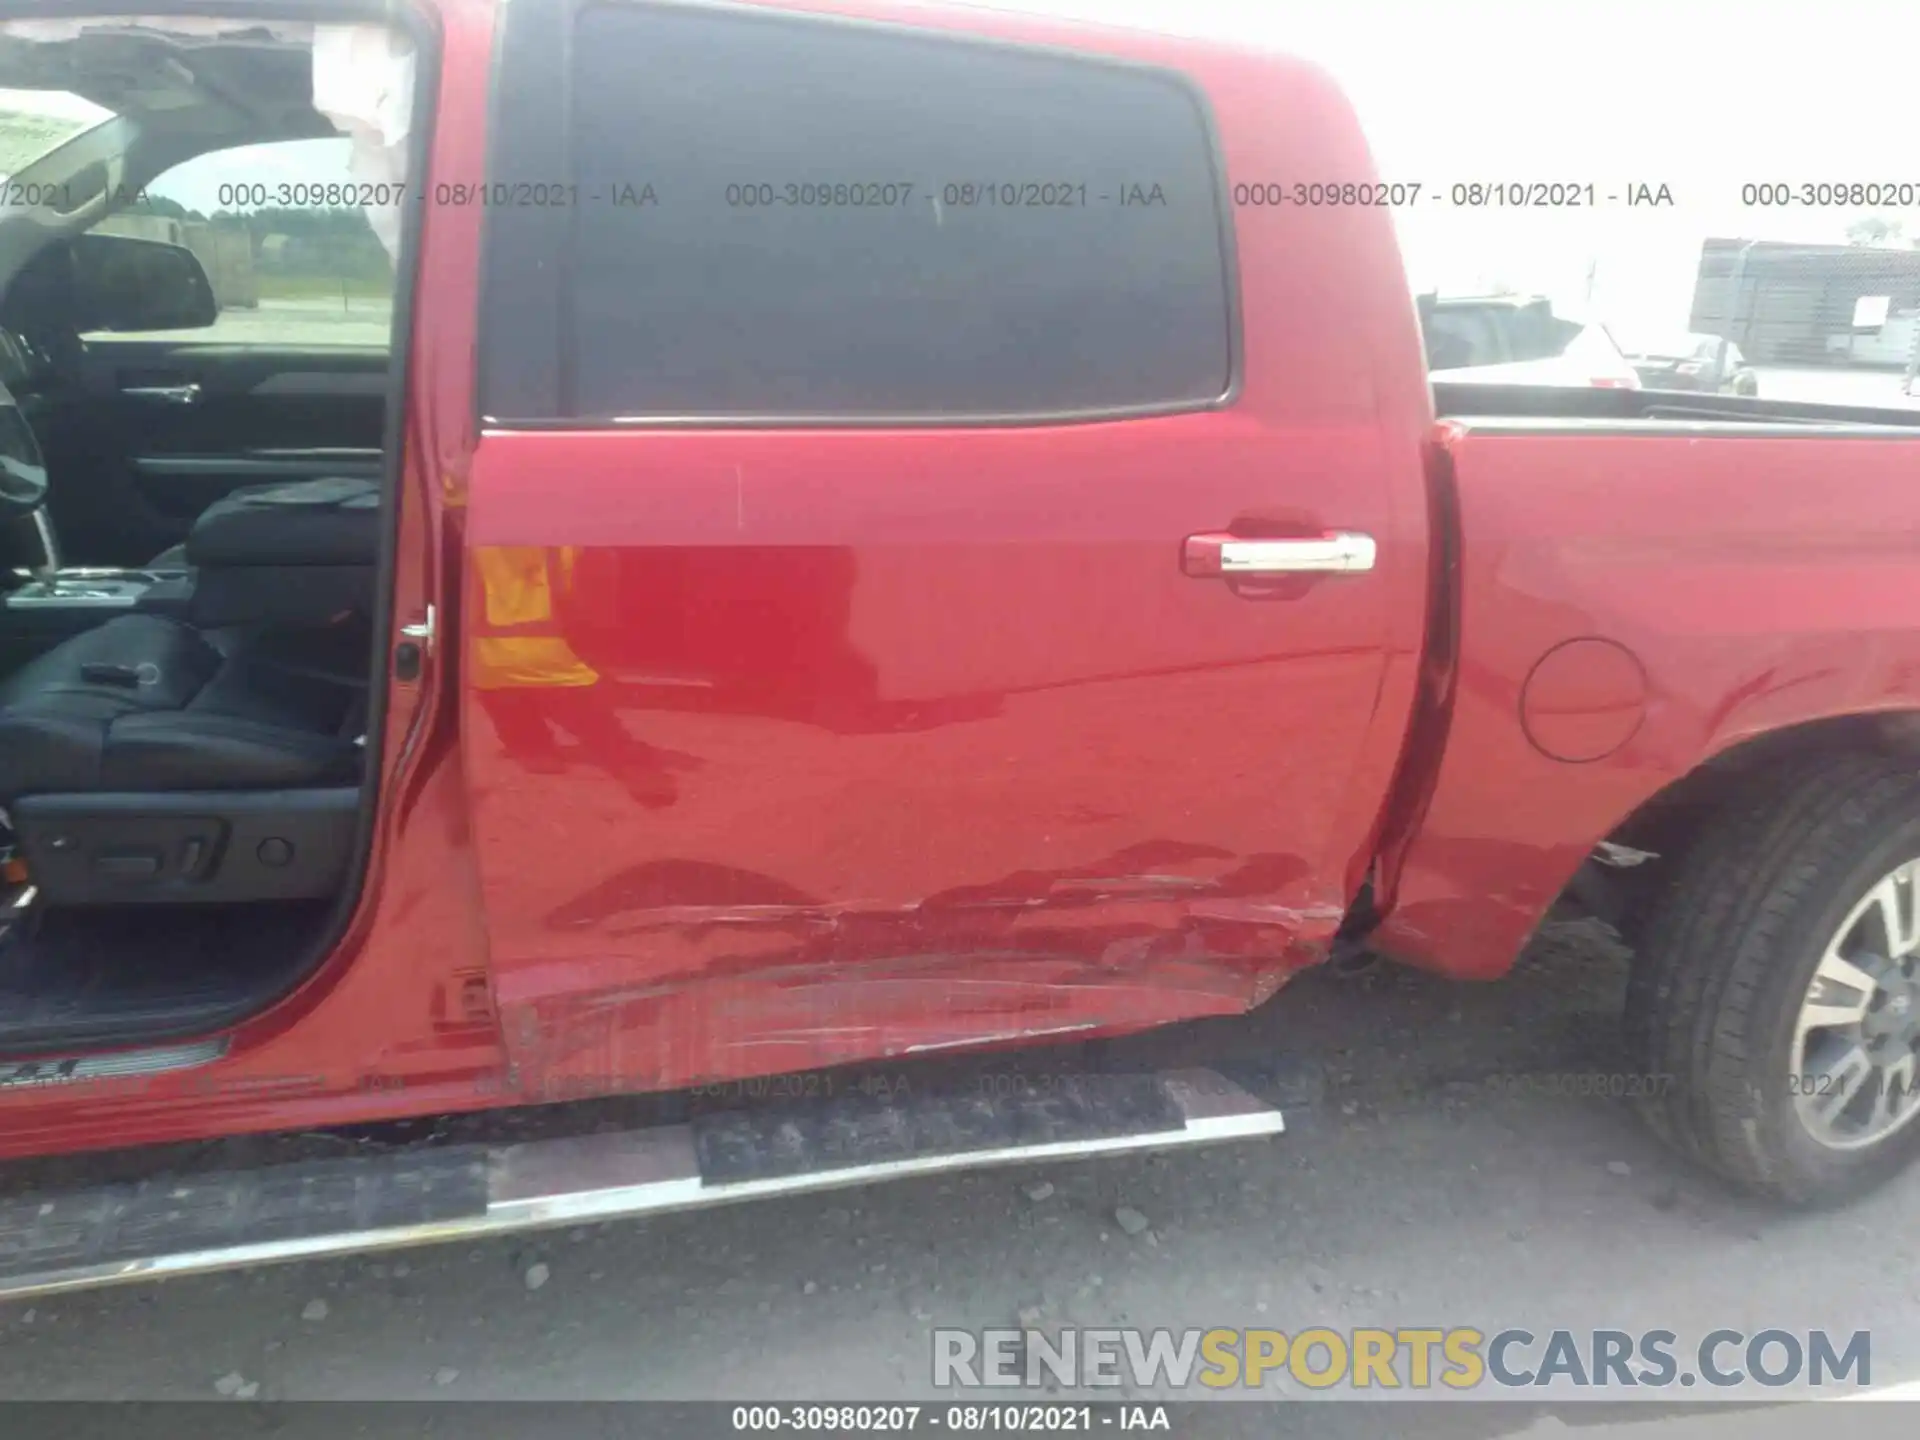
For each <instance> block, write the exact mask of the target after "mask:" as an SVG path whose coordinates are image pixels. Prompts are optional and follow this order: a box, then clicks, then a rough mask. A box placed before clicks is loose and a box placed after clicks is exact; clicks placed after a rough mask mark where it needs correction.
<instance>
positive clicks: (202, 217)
mask: <svg viewBox="0 0 1920 1440" xmlns="http://www.w3.org/2000/svg"><path fill="white" fill-rule="evenodd" d="M351 145H352V142H351V141H349V140H347V139H346V138H345V137H340V138H328V139H319V140H288V141H280V142H276V143H273V144H266V145H243V146H238V147H235V148H233V149H229V150H216V151H213V152H211V153H209V154H206V155H201V156H198V157H196V158H194V159H192V160H188V161H186V162H185V163H183V164H180V165H176V166H175V167H174V168H173V169H171V170H169V171H167V172H166V173H165V174H164V175H162V176H160V177H159V178H158V179H156V180H154V181H153V182H152V183H151V184H149V185H148V186H147V187H146V190H145V193H144V194H143V195H140V196H138V197H136V198H135V199H134V200H133V203H132V204H130V205H128V206H127V208H125V209H123V210H121V211H119V212H118V213H117V214H114V215H111V216H109V217H108V218H107V219H105V220H103V221H101V222H100V223H99V224H98V225H96V226H95V227H94V231H95V233H97V234H115V235H127V236H132V237H135V238H138V239H145V240H159V241H164V242H166V243H168V244H172V245H181V246H184V247H186V248H187V249H189V250H191V251H192V252H193V254H194V255H195V256H196V257H197V258H198V259H199V261H200V264H201V267H202V268H203V269H204V270H205V271H206V272H207V277H208V279H209V280H210V281H211V282H212V285H213V293H214V299H215V300H216V301H217V302H218V304H219V307H220V313H219V318H218V319H217V321H216V322H215V323H214V324H213V325H212V326H211V327H209V328H206V329H199V330H184V331H178V332H172V331H168V332H157V331H156V332H132V333H134V334H136V335H138V334H150V335H153V336H155V337H156V338H179V339H183V340H205V341H207V342H209V343H212V344H225V345H235V344H238V345H246V344H255V345H267V346H295V347H312V346H329V345H343V346H361V347H365V346H379V347H384V346H386V345H388V344H389V341H390V330H391V327H392V320H393V284H394V274H393V263H392V261H391V260H390V259H389V258H388V256H387V252H386V250H385V248H384V247H383V246H382V245H381V243H380V239H379V237H378V235H376V233H375V232H374V229H373V226H372V224H371V223H370V222H369V220H368V218H367V202H368V201H369V199H370V196H369V191H370V190H371V189H375V188H377V187H370V186H369V185H367V184H365V183H362V182H357V181H355V180H354V178H353V176H352V175H351V174H350V171H349V163H350V155H351ZM371 198H378V197H371ZM128 334H129V332H127V331H124V330H122V331H115V332H113V335H114V336H115V337H118V338H123V339H124V338H126V337H127V336H128ZM86 338H94V337H86ZM101 338H106V337H101Z"/></svg>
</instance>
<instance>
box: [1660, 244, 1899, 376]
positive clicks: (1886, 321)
mask: <svg viewBox="0 0 1920 1440" xmlns="http://www.w3.org/2000/svg"><path fill="white" fill-rule="evenodd" d="M1690 328H1691V329H1693V330H1694V331H1696V332H1698V333H1700V334H1703V335H1721V336H1724V337H1726V338H1727V339H1729V340H1731V341H1733V343H1734V344H1736V345H1738V346H1739V347H1740V348H1741V349H1742V350H1743V351H1745V352H1746V356H1747V359H1748V361H1749V362H1750V363H1752V364H1757V365H1849V364H1850V365H1863V366H1884V367H1886V368H1888V369H1900V368H1903V367H1904V366H1905V365H1906V363H1907V357H1908V356H1909V354H1910V353H1912V350H1913V346H1914V343H1915V337H1916V332H1917V331H1920V250H1914V249H1904V250H1900V249H1893V248H1890V247H1883V246H1874V245H1796V244H1789V243H1786V242H1783V241H1773V240H1754V241H1746V240H1726V239H1710V240H1708V241H1707V242H1706V244H1705V245H1704V246H1703V247H1702V248H1701V252H1700V267H1699V273H1698V276H1697V278H1696V280H1695V284H1694V291H1693V317H1692V323H1691V326H1690Z"/></svg>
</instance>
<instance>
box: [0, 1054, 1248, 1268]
mask: <svg viewBox="0 0 1920 1440" xmlns="http://www.w3.org/2000/svg"><path fill="white" fill-rule="evenodd" d="M1284 1128H1285V1127H1284V1125H1283V1123H1282V1120H1281V1115H1280V1112H1279V1110H1278V1109H1276V1108H1275V1107H1273V1106H1272V1105H1269V1104H1267V1103H1266V1102H1265V1101H1263V1100H1260V1099H1258V1098H1256V1097H1255V1096H1253V1095H1251V1094H1249V1093H1248V1092H1247V1091H1245V1090H1243V1089H1241V1088H1240V1087H1239V1086H1237V1085H1235V1084H1233V1083H1232V1082H1231V1081H1229V1080H1227V1079H1225V1078H1224V1077H1222V1076H1220V1075H1217V1074H1215V1073H1214V1072H1213V1071H1211V1070H1184V1071H1178V1072H1170V1073H1166V1074H1161V1075H1083V1076H1077V1077H1071V1078H1066V1079H1061V1080H1058V1081H1056V1082H1055V1083H1053V1084H1052V1085H1050V1086H1049V1087H1047V1088H1046V1089H1044V1090H1027V1091H1023V1092H1021V1093H1016V1094H1014V1095H1010V1096H993V1097H988V1096H986V1095H982V1094H967V1095H961V1096H954V1095H937V1094H936V1095H923V1096H916V1097H899V1096H892V1097H888V1098H885V1099H881V1098H875V1097H871V1096H867V1095H861V1094H857V1093H856V1094H850V1095H845V1096H841V1097H836V1098H834V1099H831V1100H819V1101H805V1102H794V1103H785V1104H779V1105H772V1106H766V1107H762V1108H758V1109H752V1110H725V1111H716V1112H714V1113H711V1114H708V1115H704V1116H701V1117H699V1118H697V1119H694V1120H692V1121H690V1122H688V1123H686V1124H679V1125H662V1126H658V1127H655V1128H652V1129H646V1130H632V1131H626V1132H623V1133H614V1134H600V1135H585V1136H575V1137H568V1138H564V1139H553V1140H534V1141H529V1142H526V1143H523V1144H517V1145H507V1146H502V1147H497V1148H488V1147H484V1146H479V1145H459V1146H445V1147H442V1148H437V1149H436V1148H430V1147H424V1146H422V1147H413V1148H401V1149H397V1150H394V1151H391V1152H387V1153H376V1154H370V1155H362V1156H358V1157H353V1158H346V1159H339V1160H325V1161H318V1162H311V1163H302V1164H291V1165H278V1166H266V1167H262V1168H260V1169H256V1170H247V1171H238V1172H233V1173H228V1174H205V1175H192V1176H183V1177H174V1178H164V1177H163V1178H159V1179H148V1180H141V1181H138V1182H135V1183H132V1184H121V1185H110V1186H102V1187H100V1188H98V1189H94V1190H83V1191H78V1192H74V1193H69V1194H61V1195H51V1196H49V1195H28V1196H25V1197H21V1198H12V1199H7V1200H0V1299H6V1298H14V1297H19V1296H27V1295H44V1294H49V1293H52V1292H56V1291H62V1290H80V1289H86V1288H89V1287H92V1286H97V1285H110V1284H115V1283H118V1282H122V1281H130V1280H143V1279H159V1278H163V1277H166V1276H169V1275H191V1274H197V1273H200V1272H203V1271H209V1270H224V1269H228V1268H231V1267H235V1266H242V1265H260V1264H268V1263H272V1262H276V1261H285V1260H303V1259H308V1258H311V1257H315V1256H320V1255H340V1254H346V1253H350V1252H353V1251H362V1250H384V1249H394V1248H398V1247H402V1246H410V1245H425V1244H432V1243H434V1242H436V1241H444V1240H461V1239H469V1238H473V1237H476V1236H485V1235H499V1234H504V1233H507V1232H509V1231H516V1230H532V1229H538V1228H541V1227H544V1226H552V1225H577V1224H582V1223H585V1222H588V1221H595V1220H613V1219H622V1218H628V1217H632V1216H638V1215H654V1214H659V1213H662V1212H665V1211H671V1210H692V1209H699V1208H702V1207H705V1206H709V1205H720V1204H725V1203H728V1202H731V1201H736V1200H754V1199H759V1198H761V1197H763V1196H771V1195H796V1194H803V1193H805V1192H808V1191H813V1190H830V1189H836V1188H840V1187H844V1186H849V1185H865V1184H870V1183H872V1182H874V1181H878V1180H891V1179H895V1178H899V1177H903V1176H909V1175H930V1174H938V1173H941V1172H944V1171H952V1170H973V1169H979V1168H982V1167H985V1166H989V1165H1007V1164H1018V1163H1025V1162H1031V1161H1036V1160H1051V1159H1076V1158H1079V1157H1082V1156H1089V1155H1110V1154H1118V1153H1121V1152H1125V1151H1132V1150H1157V1149H1171V1148H1176V1147H1183V1146H1189V1145H1205V1144H1209V1143H1212V1142H1215V1141H1222V1140H1238V1139H1248V1138H1252V1137H1255V1136H1261V1135H1275V1134H1278V1133H1280V1132H1281V1131H1282V1130H1283V1129H1284Z"/></svg>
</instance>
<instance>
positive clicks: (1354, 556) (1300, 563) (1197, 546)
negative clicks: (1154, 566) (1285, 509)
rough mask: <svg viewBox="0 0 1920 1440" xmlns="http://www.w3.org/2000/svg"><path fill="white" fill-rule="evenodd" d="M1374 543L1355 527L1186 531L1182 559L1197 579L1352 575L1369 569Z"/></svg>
mask: <svg viewBox="0 0 1920 1440" xmlns="http://www.w3.org/2000/svg"><path fill="white" fill-rule="evenodd" d="M1378 549H1379V547H1378V546H1376V545H1375V544H1374V540H1373V537H1372V536H1371V535H1362V534H1360V533H1359V532H1358V531H1354V530H1340V531H1336V532H1334V533H1333V534H1331V535H1314V536H1310V537H1307V538H1304V539H1299V540H1246V539H1242V538H1240V537H1239V536H1235V535H1217V534H1216V535H1190V536H1188V537H1187V543H1186V547H1185V550H1184V551H1183V553H1182V556H1181V561H1182V568H1183V569H1185V571H1186V572H1187V574H1189V575H1192V576H1194V577H1195V578H1197V579H1210V578H1212V577H1215V576H1225V577H1228V578H1231V577H1233V576H1236V575H1255V576H1257V575H1355V574H1359V573H1361V572H1362V571H1366V570H1371V569H1373V562H1374V557H1375V554H1376V553H1377V551H1378Z"/></svg>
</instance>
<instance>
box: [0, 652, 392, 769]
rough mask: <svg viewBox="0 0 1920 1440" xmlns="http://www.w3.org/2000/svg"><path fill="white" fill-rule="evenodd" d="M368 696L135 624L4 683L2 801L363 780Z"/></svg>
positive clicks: (256, 657) (0, 697) (42, 660)
mask: <svg viewBox="0 0 1920 1440" xmlns="http://www.w3.org/2000/svg"><path fill="white" fill-rule="evenodd" d="M361 694H362V692H361V691H360V690H359V689H358V688H357V687H355V686H353V685H351V684H342V683H340V682H338V681H336V680H333V679H330V678H326V677H322V676H316V675H312V674H308V673H305V672H303V671H300V670H296V669H293V668H291V667H287V666H283V665H280V664H277V663H274V662H273V661H272V660H271V659H268V658H266V657H264V656H263V655H262V654H260V653H258V652H257V651H255V650H253V649H252V648H250V646H249V644H248V643H247V641H246V639H245V638H244V637H243V636H240V635H237V634H222V633H219V632H211V633H210V632H204V631H200V630H196V629H194V628H193V627H191V626H188V625H185V624H182V623H180V622H179V621H177V620H173V619H169V618H166V617H164V616H159V615H141V614H134V615H126V616H122V617H121V618H119V619H116V620H112V621H109V622H108V623H107V624H105V625H102V626H100V627H98V628H97V629H94V630H89V631H87V632H85V633H84V634H81V635H77V636H75V637H74V638H73V639H71V640H69V641H67V642H66V643H65V644H63V645H61V646H59V647H58V648H56V649H54V650H51V651H49V652H48V653H47V654H45V655H42V656H41V657H39V658H38V659H36V660H34V661H31V662H29V663H28V664H27V665H26V666H24V667H23V668H22V669H20V670H19V671H17V672H16V673H14V674H13V675H11V676H9V677H7V679H5V680H4V681H0V805H6V804H11V803H12V802H13V801H15V800H17V799H19V798H20V797H21V796H25V795H45V794H77V793H86V792H100V791H122V792H155V791H185V790H211V791H224V790H240V789H288V788H298V787H304V786H321V785H334V784H341V783H348V784H350V783H353V782H354V781H355V780H356V779H357V777H358V774H359V763H360V753H361V752H360V749H359V747H358V746H357V744H356V743H355V742H356V740H357V739H358V736H359V726H360V724H361V720H362V717H361V715H360V713H359V708H360V701H361Z"/></svg>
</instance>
